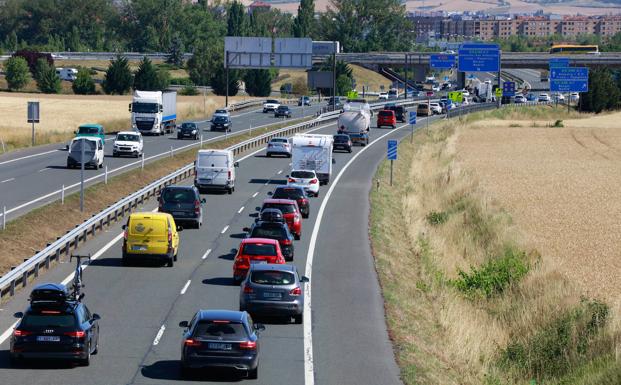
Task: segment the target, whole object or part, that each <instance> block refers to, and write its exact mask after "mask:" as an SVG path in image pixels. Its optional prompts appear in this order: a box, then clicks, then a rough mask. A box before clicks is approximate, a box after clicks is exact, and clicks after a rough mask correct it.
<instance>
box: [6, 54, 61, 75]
mask: <svg viewBox="0 0 621 385" xmlns="http://www.w3.org/2000/svg"><path fill="white" fill-rule="evenodd" d="M13 57H23V58H24V59H25V60H26V62H27V63H28V68H29V69H30V73H31V74H32V75H33V76H34V75H35V67H36V66H37V62H38V61H39V59H45V60H46V61H47V63H48V64H49V65H52V66H53V65H54V59H53V58H52V55H51V54H49V53H42V52H39V51H33V50H29V49H20V50H18V51H16V52H15V53H14V54H13Z"/></svg>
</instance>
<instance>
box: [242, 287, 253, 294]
mask: <svg viewBox="0 0 621 385" xmlns="http://www.w3.org/2000/svg"><path fill="white" fill-rule="evenodd" d="M252 293H254V289H253V288H252V287H250V286H248V285H245V286H244V294H252Z"/></svg>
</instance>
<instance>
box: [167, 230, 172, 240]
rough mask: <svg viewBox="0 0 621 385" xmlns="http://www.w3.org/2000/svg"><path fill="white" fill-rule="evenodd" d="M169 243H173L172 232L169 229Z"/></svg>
mask: <svg viewBox="0 0 621 385" xmlns="http://www.w3.org/2000/svg"><path fill="white" fill-rule="evenodd" d="M168 243H172V231H170V229H168Z"/></svg>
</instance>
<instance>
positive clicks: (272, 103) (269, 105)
mask: <svg viewBox="0 0 621 385" xmlns="http://www.w3.org/2000/svg"><path fill="white" fill-rule="evenodd" d="M279 106H280V102H279V101H278V100H275V99H267V100H266V101H265V103H263V113H264V114H265V113H267V112H269V111H276V109H277V108H278V107H279Z"/></svg>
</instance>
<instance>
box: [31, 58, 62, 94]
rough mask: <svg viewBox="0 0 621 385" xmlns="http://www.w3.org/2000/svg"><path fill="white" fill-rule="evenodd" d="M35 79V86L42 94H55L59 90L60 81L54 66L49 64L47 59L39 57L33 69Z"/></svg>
mask: <svg viewBox="0 0 621 385" xmlns="http://www.w3.org/2000/svg"><path fill="white" fill-rule="evenodd" d="M35 79H36V80H37V88H38V89H39V91H41V92H43V93H44V94H57V93H59V92H60V89H61V83H60V78H59V77H58V74H56V68H54V66H53V65H50V64H49V63H48V62H47V60H45V59H39V60H38V61H37V67H36V69H35Z"/></svg>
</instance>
